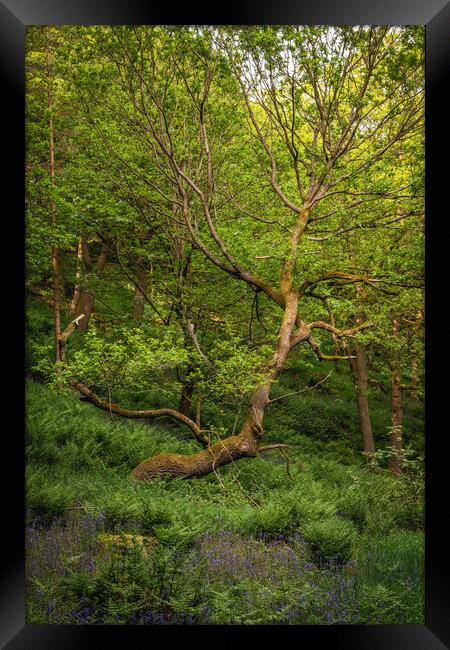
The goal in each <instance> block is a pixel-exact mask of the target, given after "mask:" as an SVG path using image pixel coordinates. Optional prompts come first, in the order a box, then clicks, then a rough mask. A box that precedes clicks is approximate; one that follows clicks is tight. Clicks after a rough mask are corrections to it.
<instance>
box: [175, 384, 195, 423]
mask: <svg viewBox="0 0 450 650" xmlns="http://www.w3.org/2000/svg"><path fill="white" fill-rule="evenodd" d="M194 391H195V381H192V380H188V381H185V382H184V384H183V388H182V391H181V397H180V403H179V405H178V410H179V412H180V413H182V414H183V415H186V416H187V417H190V413H191V409H192V398H193V396H194Z"/></svg>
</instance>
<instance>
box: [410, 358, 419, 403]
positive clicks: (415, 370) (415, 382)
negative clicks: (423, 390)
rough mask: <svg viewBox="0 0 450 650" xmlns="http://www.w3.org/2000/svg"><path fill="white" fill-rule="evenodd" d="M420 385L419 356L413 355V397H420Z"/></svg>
mask: <svg viewBox="0 0 450 650" xmlns="http://www.w3.org/2000/svg"><path fill="white" fill-rule="evenodd" d="M418 387H419V376H418V368H417V358H416V356H415V355H413V357H412V359H411V399H419V398H418V395H417V389H418Z"/></svg>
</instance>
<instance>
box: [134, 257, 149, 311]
mask: <svg viewBox="0 0 450 650" xmlns="http://www.w3.org/2000/svg"><path fill="white" fill-rule="evenodd" d="M143 262H144V258H142V257H140V258H139V259H138V263H139V264H143ZM136 278H137V284H138V285H139V286H138V287H135V289H134V296H133V320H135V321H140V320H141V318H142V316H143V315H144V301H145V298H144V293H146V289H147V271H146V269H142V268H140V267H139V269H138V271H137V273H136ZM139 287H141V288H142V290H143V292H144V293H143V292H142V291H140V290H139Z"/></svg>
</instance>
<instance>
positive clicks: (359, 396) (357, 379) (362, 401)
mask: <svg viewBox="0 0 450 650" xmlns="http://www.w3.org/2000/svg"><path fill="white" fill-rule="evenodd" d="M355 290H356V300H357V301H358V302H359V303H361V302H362V301H363V300H364V297H365V294H364V289H363V287H362V286H361V285H359V284H356V285H355ZM364 321H365V314H364V311H363V309H362V307H361V306H360V308H359V310H358V315H357V317H356V322H357V323H358V325H360V324H361V323H363V322H364ZM355 356H356V359H349V363H350V368H351V371H352V375H353V381H354V384H355V389H356V404H357V408H358V418H359V428H360V431H361V434H362V439H363V453H364V455H365V456H366V460H368V461H370V460H371V459H372V457H373V454H374V452H375V443H374V440H373V432H372V422H371V420H370V411H369V401H368V399H367V389H368V387H369V373H368V370H367V353H366V349H365V347H364V346H363V345H362V344H361V343H357V344H356V346H355Z"/></svg>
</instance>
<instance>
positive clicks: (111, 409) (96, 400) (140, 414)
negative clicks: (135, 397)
mask: <svg viewBox="0 0 450 650" xmlns="http://www.w3.org/2000/svg"><path fill="white" fill-rule="evenodd" d="M71 385H72V386H73V388H75V389H76V390H78V391H79V392H80V393H81V394H82V395H84V396H85V397H86V399H87V400H88V401H89V402H91V404H94V406H97V407H98V408H99V409H102V410H103V411H107V412H108V413H115V414H116V415H121V416H122V417H124V418H158V417H163V416H167V417H171V418H174V419H175V420H178V421H179V422H182V423H183V424H186V425H187V426H188V427H189V428H190V429H191V430H192V432H193V434H194V436H195V438H196V440H197V441H198V442H200V444H202V445H203V447H207V446H208V440H207V438H206V437H205V435H204V432H203V430H202V429H200V427H199V426H197V424H196V423H195V422H193V421H192V420H191V419H190V418H188V417H187V416H186V415H183V414H182V413H179V411H176V410H175V409H170V408H160V409H146V410H134V409H128V408H124V407H122V406H119V405H118V404H114V403H113V402H110V401H105V400H103V399H101V398H100V397H99V396H98V395H96V394H95V393H94V392H92V391H91V390H90V388H88V387H87V386H86V385H85V384H82V383H81V382H78V381H75V382H72V383H71Z"/></svg>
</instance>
